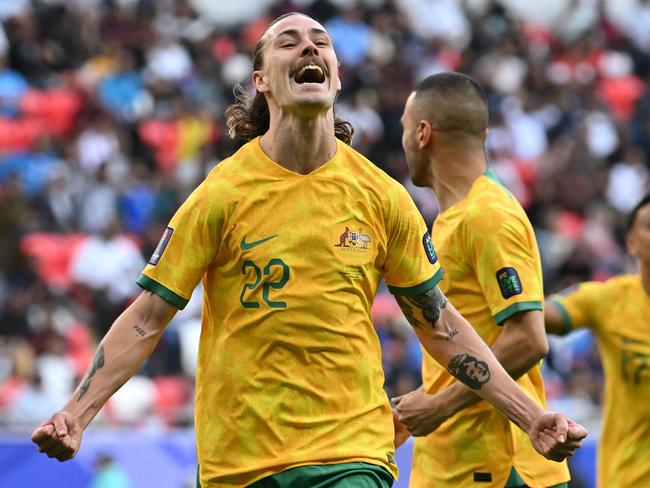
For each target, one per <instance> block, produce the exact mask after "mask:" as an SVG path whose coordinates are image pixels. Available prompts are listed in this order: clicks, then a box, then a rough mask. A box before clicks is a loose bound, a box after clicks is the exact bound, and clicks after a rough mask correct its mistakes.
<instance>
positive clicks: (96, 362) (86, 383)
mask: <svg viewBox="0 0 650 488" xmlns="http://www.w3.org/2000/svg"><path fill="white" fill-rule="evenodd" d="M103 367H104V345H103V344H100V345H99V347H98V348H97V352H96V353H95V356H94V357H93V362H92V365H91V367H90V371H88V373H87V374H86V377H85V378H84V380H83V382H82V383H81V386H80V387H79V397H78V398H77V401H80V400H81V399H82V398H83V396H84V395H85V394H86V392H88V388H90V380H91V378H92V377H93V376H95V373H96V372H97V370H98V369H101V368H103Z"/></svg>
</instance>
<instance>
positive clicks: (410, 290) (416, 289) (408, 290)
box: [388, 268, 444, 297]
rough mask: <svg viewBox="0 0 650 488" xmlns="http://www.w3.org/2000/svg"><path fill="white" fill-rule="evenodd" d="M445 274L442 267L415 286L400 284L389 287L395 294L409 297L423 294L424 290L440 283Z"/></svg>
mask: <svg viewBox="0 0 650 488" xmlns="http://www.w3.org/2000/svg"><path fill="white" fill-rule="evenodd" d="M443 274H444V271H443V270H442V268H440V269H439V270H438V271H436V274H434V275H433V276H432V277H431V278H429V279H428V280H427V281H425V282H424V283H420V284H419V285H415V286H407V287H405V288H402V287H400V286H390V285H388V289H389V290H390V292H391V293H392V294H393V295H404V296H407V297H413V296H415V295H421V294H422V293H424V292H427V291H429V290H431V289H432V288H434V287H435V286H436V285H437V284H438V283H440V280H441V279H442V275H443Z"/></svg>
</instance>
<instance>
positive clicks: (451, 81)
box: [413, 73, 489, 144]
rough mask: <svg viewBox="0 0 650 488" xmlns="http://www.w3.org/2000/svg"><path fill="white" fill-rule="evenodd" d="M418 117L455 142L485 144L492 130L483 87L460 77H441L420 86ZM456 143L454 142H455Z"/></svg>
mask: <svg viewBox="0 0 650 488" xmlns="http://www.w3.org/2000/svg"><path fill="white" fill-rule="evenodd" d="M413 91H414V93H415V95H414V98H413V102H414V103H413V108H414V109H415V110H414V116H415V117H416V118H417V119H419V120H427V121H429V122H430V123H431V125H432V127H433V129H434V130H437V131H438V132H440V133H448V135H449V136H450V137H451V138H453V139H458V140H459V142H460V140H462V141H465V142H466V141H467V140H468V139H477V142H480V143H481V144H483V141H484V138H485V130H486V129H487V127H488V118H489V116H488V106H487V97H486V96H485V92H484V91H483V89H482V88H481V86H480V85H479V84H478V83H477V82H476V81H475V80H473V79H472V78H470V77H469V76H466V75H463V74H460V73H439V74H435V75H431V76H428V77H427V78H425V79H424V80H422V81H421V82H420V83H418V84H417V86H416V87H415V90H413ZM453 139H452V140H453Z"/></svg>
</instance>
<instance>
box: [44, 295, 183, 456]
mask: <svg viewBox="0 0 650 488" xmlns="http://www.w3.org/2000/svg"><path fill="white" fill-rule="evenodd" d="M176 312H177V308H176V307H174V306H173V305H171V304H169V303H168V302H166V301H165V300H163V299H162V298H160V297H159V296H158V295H156V294H154V293H152V292H149V291H144V292H142V293H141V294H140V296H139V297H138V298H137V299H136V300H135V301H134V302H133V303H132V304H131V305H130V306H129V307H128V308H127V309H126V310H125V311H124V312H123V313H122V314H121V315H120V316H119V317H118V318H117V320H116V321H115V322H114V323H113V326H112V327H111V329H110V330H109V331H108V333H107V334H106V336H104V338H103V339H102V341H101V343H100V344H99V346H98V347H97V351H96V352H95V356H94V357H93V360H92V363H91V365H90V367H89V368H88V371H87V372H86V375H85V376H84V378H83V380H82V381H81V384H80V385H79V386H78V387H77V389H76V391H75V392H74V394H73V395H72V397H71V398H70V399H69V400H68V402H67V403H66V404H65V406H64V407H63V408H62V409H61V411H59V412H57V413H55V414H54V415H52V417H50V418H49V419H47V420H46V421H45V422H43V423H42V424H41V426H40V427H38V428H37V429H36V430H35V431H34V433H33V434H32V441H33V442H34V443H35V444H37V445H38V447H39V451H40V452H43V453H46V454H47V456H48V457H50V458H56V459H58V460H59V461H66V460H68V459H70V458H72V457H74V455H75V454H76V453H77V451H78V450H79V447H80V444H81V437H82V433H83V430H84V429H85V428H86V427H87V426H88V424H89V423H90V421H91V420H92V419H93V418H94V417H95V415H97V412H99V410H100V409H101V408H102V406H103V405H104V404H105V403H106V401H107V400H108V399H109V398H110V397H111V395H113V393H115V392H116V391H117V390H118V389H119V388H120V387H121V386H122V385H123V384H124V383H126V381H127V380H128V379H129V378H130V377H131V376H132V375H133V374H135V372H136V371H137V370H138V369H139V368H140V365H141V364H142V362H143V361H144V360H145V359H146V358H147V357H148V356H149V355H150V354H151V352H152V351H153V349H154V348H155V347H156V344H157V343H158V340H159V339H160V336H161V335H162V333H163V331H164V329H165V327H166V326H167V324H168V323H169V321H170V320H171V319H172V317H173V316H174V315H175V313H176Z"/></svg>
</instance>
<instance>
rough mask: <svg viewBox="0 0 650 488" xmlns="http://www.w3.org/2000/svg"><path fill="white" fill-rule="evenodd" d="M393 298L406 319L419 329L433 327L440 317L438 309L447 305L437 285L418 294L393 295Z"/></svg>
mask: <svg viewBox="0 0 650 488" xmlns="http://www.w3.org/2000/svg"><path fill="white" fill-rule="evenodd" d="M395 299H396V300H397V303H398V304H399V306H400V308H401V309H402V313H403V314H404V316H405V317H406V320H408V321H409V323H410V324H411V325H412V326H413V327H418V328H419V329H424V328H425V326H430V327H434V326H435V324H436V322H437V321H438V319H439V318H440V311H441V310H442V309H443V308H445V307H446V306H447V299H446V298H445V296H444V295H443V294H442V292H441V291H440V288H438V287H437V286H436V287H434V288H432V289H431V290H429V291H426V292H424V293H422V294H420V295H415V296H406V295H395Z"/></svg>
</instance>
